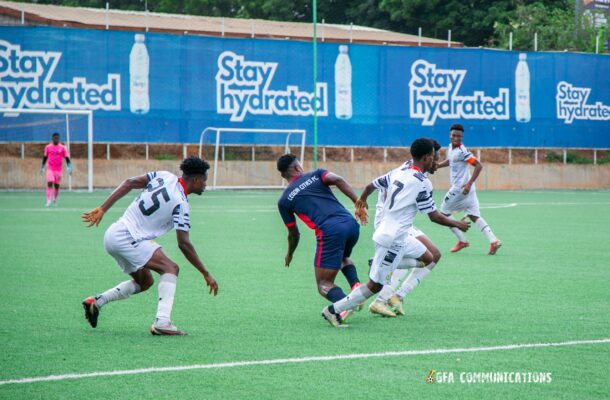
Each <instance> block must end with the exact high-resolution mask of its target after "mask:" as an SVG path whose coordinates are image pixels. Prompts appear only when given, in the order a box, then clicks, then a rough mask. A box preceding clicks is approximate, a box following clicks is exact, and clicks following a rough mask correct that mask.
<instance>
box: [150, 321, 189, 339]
mask: <svg viewBox="0 0 610 400" xmlns="http://www.w3.org/2000/svg"><path fill="white" fill-rule="evenodd" d="M150 333H151V335H153V336H186V332H183V331H181V330H180V329H178V328H177V327H176V325H174V324H172V323H171V322H168V323H165V324H159V325H157V323H156V322H155V323H154V324H152V325H151V326H150Z"/></svg>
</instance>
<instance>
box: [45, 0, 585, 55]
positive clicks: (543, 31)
mask: <svg viewBox="0 0 610 400" xmlns="http://www.w3.org/2000/svg"><path fill="white" fill-rule="evenodd" d="M34 1H36V2H39V3H47V4H59V5H68V6H81V7H98V8H103V7H105V6H106V1H105V0H34ZM145 5H146V6H147V7H148V9H149V10H150V11H154V12H163V13H175V14H192V15H207V16H215V17H220V16H222V17H229V18H258V19H269V20H276V21H294V22H310V21H311V20H312V0H110V7H111V8H118V9H126V10H144V8H145ZM317 6H318V9H317V15H318V21H322V20H325V21H326V22H327V23H335V24H349V23H354V24H355V25H363V26H370V27H375V28H381V29H388V30H392V31H397V32H403V33H411V34H416V33H417V31H418V28H420V27H421V28H422V31H423V35H424V36H429V37H436V38H439V39H444V38H446V37H447V34H448V30H451V34H452V39H453V40H456V41H461V42H463V43H464V44H466V45H467V46H491V47H501V48H507V47H508V37H509V34H510V32H513V48H514V49H518V50H531V49H533V46H534V34H535V33H536V32H538V49H539V50H564V49H570V50H580V51H591V38H592V37H593V43H594V40H595V39H594V36H595V33H594V29H593V28H591V26H590V24H589V22H588V21H587V20H586V19H582V20H580V19H578V18H576V16H575V7H574V0H318V1H317Z"/></svg>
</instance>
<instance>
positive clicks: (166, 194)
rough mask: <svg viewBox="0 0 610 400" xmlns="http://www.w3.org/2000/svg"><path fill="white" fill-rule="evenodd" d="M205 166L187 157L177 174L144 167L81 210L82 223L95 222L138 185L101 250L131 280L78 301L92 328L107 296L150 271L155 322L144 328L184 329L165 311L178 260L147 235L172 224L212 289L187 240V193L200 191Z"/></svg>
mask: <svg viewBox="0 0 610 400" xmlns="http://www.w3.org/2000/svg"><path fill="white" fill-rule="evenodd" d="M209 168H210V165H209V164H208V163H207V162H206V161H203V160H201V159H200V158H198V157H194V156H191V157H189V158H186V159H185V160H184V161H182V163H181V164H180V169H181V170H182V177H181V178H178V177H177V176H176V175H174V174H172V173H170V172H167V171H158V172H149V173H147V174H146V175H141V176H136V177H133V178H130V179H127V180H125V181H124V182H123V183H121V184H120V185H119V186H118V187H117V188H116V189H115V190H114V192H112V194H111V195H110V196H109V197H108V199H106V201H105V202H104V203H103V204H102V205H101V206H100V207H98V208H96V209H94V210H92V211H89V212H87V213H85V214H84V215H83V222H85V223H89V225H88V227H91V226H93V225H96V226H98V225H99V223H100V221H101V220H102V217H103V216H104V213H105V212H106V211H108V209H110V207H112V205H113V204H114V203H116V202H117V201H118V200H119V199H121V198H122V197H123V196H125V195H126V194H127V193H129V192H130V191H131V190H132V189H143V191H142V192H140V194H139V195H138V197H137V198H136V199H135V200H134V201H133V202H132V203H131V205H130V206H129V207H128V208H127V210H126V211H125V213H124V214H123V216H122V217H121V218H119V220H118V221H117V222H115V223H114V224H112V225H111V226H110V227H109V228H108V230H106V234H105V235H104V246H105V248H106V251H107V252H108V253H109V254H110V255H111V256H112V257H114V259H115V260H116V262H117V264H118V265H119V267H120V268H121V269H122V270H123V272H125V273H126V274H129V275H130V276H131V278H132V279H130V280H127V281H124V282H121V283H119V284H118V285H117V286H115V287H113V288H111V289H108V290H107V291H105V292H103V293H101V294H98V295H97V296H94V297H88V298H86V299H85V300H84V301H83V307H84V309H85V317H86V318H87V321H89V324H91V326H92V327H93V328H95V327H96V326H97V319H98V315H99V312H100V309H101V308H102V307H104V306H105V305H106V304H108V303H109V302H111V301H115V300H124V299H127V298H128V297H129V296H131V295H134V294H137V293H140V292H144V291H146V290H147V289H148V288H150V287H151V286H152V284H153V282H154V280H153V276H152V274H151V271H154V272H156V273H158V274H159V275H160V277H159V287H158V291H159V302H158V305H157V315H156V318H155V322H154V323H153V325H152V326H151V328H150V333H151V334H153V335H178V336H182V335H185V334H186V333H185V332H183V331H181V330H179V329H178V328H176V326H175V325H174V324H173V323H172V322H171V318H170V317H171V312H172V307H173V304H174V294H175V293H176V281H177V279H178V265H177V264H176V263H175V262H174V261H172V260H171V259H169V258H168V257H167V256H166V255H165V253H164V252H163V250H162V249H161V246H159V245H158V244H157V243H155V242H153V240H154V239H155V238H157V237H159V236H161V235H163V234H165V233H167V232H169V231H170V230H171V229H172V227H173V228H175V229H176V236H177V239H178V247H179V248H180V250H181V251H182V253H183V254H184V256H185V257H186V259H187V260H188V261H189V262H190V263H191V264H192V265H193V266H194V267H195V268H196V269H197V270H198V271H199V272H201V275H203V279H204V280H205V282H206V285H207V286H208V287H209V293H212V292H213V293H214V296H216V294H217V293H218V284H217V283H216V280H214V278H213V277H212V275H211V274H210V273H209V272H208V270H207V269H206V267H205V266H204V265H203V262H202V261H201V259H200V258H199V256H198V255H197V252H196V251H195V247H193V245H192V243H191V241H190V239H189V229H190V227H191V225H190V218H189V209H190V207H189V203H188V198H187V196H188V195H189V194H191V193H194V194H197V195H201V193H203V191H204V190H205V187H206V181H207V171H208V169H209Z"/></svg>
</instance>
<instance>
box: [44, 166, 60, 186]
mask: <svg viewBox="0 0 610 400" xmlns="http://www.w3.org/2000/svg"><path fill="white" fill-rule="evenodd" d="M47 182H49V183H55V184H57V185H59V182H61V170H59V171H55V170H52V169H48V168H47Z"/></svg>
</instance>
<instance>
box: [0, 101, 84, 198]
mask: <svg viewBox="0 0 610 400" xmlns="http://www.w3.org/2000/svg"><path fill="white" fill-rule="evenodd" d="M0 114H1V115H2V116H3V117H5V118H6V117H17V116H19V114H58V115H85V116H87V191H88V192H93V111H91V110H56V109H35V108H0ZM66 128H67V138H66V139H67V141H68V143H69V142H70V128H69V121H68V120H66ZM70 186H71V185H70Z"/></svg>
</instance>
